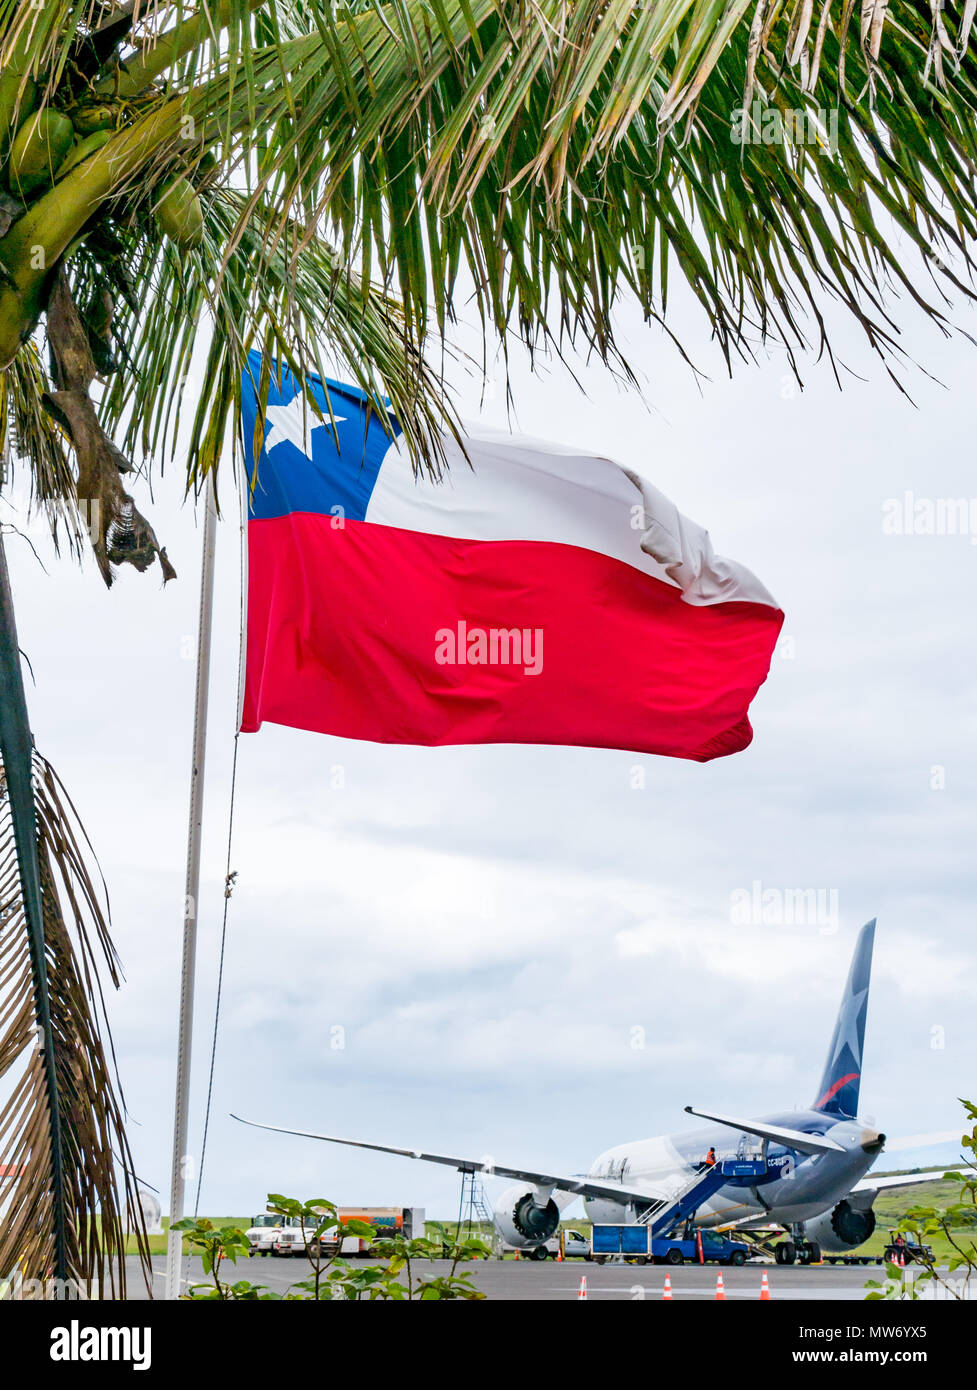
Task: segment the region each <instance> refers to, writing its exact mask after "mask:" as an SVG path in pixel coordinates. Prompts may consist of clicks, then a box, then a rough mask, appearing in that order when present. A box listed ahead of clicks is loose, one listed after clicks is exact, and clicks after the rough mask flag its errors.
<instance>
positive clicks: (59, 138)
mask: <svg viewBox="0 0 977 1390" xmlns="http://www.w3.org/2000/svg"><path fill="white" fill-rule="evenodd" d="M74 135H75V132H74V129H73V128H72V125H71V122H70V121H69V120H68V118H67V116H62V114H61V112H60V111H52V110H51V108H50V107H45V109H44V110H43V111H38V112H37V113H36V114H35V115H33V116H28V117H27V120H26V121H25V122H24V123H23V125H22V126H21V127H20V129H19V130H18V131H17V134H16V136H15V137H14V143H13V145H12V146H11V148H10V187H11V190H12V191H13V192H14V193H19V194H21V195H29V194H31V193H33V192H34V190H35V189H38V188H42V187H44V186H45V185H46V184H49V183H52V182H53V180H54V171H55V169H57V168H58V167H59V166H60V165H61V164H62V162H63V161H64V157H65V155H66V154H67V153H68V151H69V150H70V149H71V142H72V140H73V139H74Z"/></svg>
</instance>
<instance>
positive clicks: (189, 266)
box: [72, 187, 458, 485]
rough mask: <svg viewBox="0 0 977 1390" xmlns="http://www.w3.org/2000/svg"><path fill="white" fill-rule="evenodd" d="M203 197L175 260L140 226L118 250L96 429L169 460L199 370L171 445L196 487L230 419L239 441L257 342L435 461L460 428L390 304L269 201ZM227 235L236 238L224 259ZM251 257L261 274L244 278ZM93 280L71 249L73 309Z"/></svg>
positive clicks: (139, 452)
mask: <svg viewBox="0 0 977 1390" xmlns="http://www.w3.org/2000/svg"><path fill="white" fill-rule="evenodd" d="M201 198H202V204H203V210H204V223H205V231H204V236H203V239H202V241H201V244H200V246H198V247H196V248H194V249H193V250H191V251H189V252H184V253H180V252H178V251H177V250H176V249H175V248H174V247H173V246H172V244H171V243H169V242H168V241H167V240H166V239H165V238H163V237H161V236H159V234H158V233H156V232H154V229H153V228H152V226H151V224H150V223H148V222H146V221H144V222H142V223H139V225H138V230H137V231H134V232H133V235H132V239H131V242H130V243H129V245H130V247H131V252H132V255H133V257H134V261H133V267H132V273H131V287H132V292H131V294H127V295H125V296H121V295H120V297H119V298H118V299H117V300H116V302H115V306H114V308H115V317H114V320H113V335H114V337H115V339H116V340H117V342H118V343H120V344H123V345H124V353H125V360H124V364H120V367H121V369H120V370H119V371H118V372H117V373H116V374H115V375H113V376H112V378H111V379H110V384H109V389H108V391H107V392H106V395H105V397H104V399H103V401H102V405H101V414H102V419H103V422H104V424H105V426H106V428H107V429H108V430H109V431H118V432H119V437H120V441H121V445H122V448H123V449H124V450H125V451H126V452H127V453H129V454H132V455H133V456H136V457H139V456H144V457H152V458H156V459H157V460H162V459H163V458H166V457H169V456H171V455H172V451H173V449H174V447H175V445H176V443H177V440H178V438H179V437H180V424H181V419H182V407H183V398H184V395H185V389H186V385H187V381H188V379H189V378H190V376H191V374H192V373H196V376H195V379H194V385H195V387H196V390H195V392H194V393H192V394H193V395H195V397H196V399H195V402H194V413H193V416H192V419H191V422H190V428H189V431H188V432H185V437H184V438H183V440H182V441H181V442H182V443H183V445H184V448H185V452H184V454H183V456H182V457H181V464H183V465H185V467H186V468H187V471H188V478H189V481H190V483H191V485H196V483H197V482H198V481H199V479H200V478H201V477H202V476H203V475H204V474H205V473H206V472H207V471H208V470H209V469H211V468H213V467H215V466H216V464H217V459H218V457H219V454H220V451H221V449H222V448H223V444H224V438H225V428H224V427H225V422H226V421H227V420H228V418H229V417H230V418H231V419H232V420H233V424H234V435H235V437H237V436H238V426H239V424H240V403H241V379H242V373H243V372H245V371H246V370H247V363H248V353H249V351H250V350H251V349H252V348H254V347H260V348H262V349H263V350H264V351H265V352H266V353H267V354H269V355H270V356H273V357H275V358H276V359H277V360H278V361H279V362H280V363H281V364H282V365H283V366H284V365H287V366H288V367H289V368H290V369H291V371H293V372H294V373H295V375H296V377H297V378H298V379H299V380H302V379H304V378H305V376H306V375H307V374H315V375H316V376H318V377H320V378H321V377H324V376H327V375H332V376H336V375H342V376H344V377H345V378H346V379H348V380H351V381H353V382H355V383H356V384H357V385H358V386H360V387H361V389H362V390H363V391H364V392H365V394H366V395H367V397H368V399H369V400H370V401H371V402H372V403H373V405H374V407H375V409H376V412H377V415H378V417H379V418H380V419H381V420H385V419H386V418H387V405H386V403H387V402H389V404H390V407H391V408H392V409H393V411H394V413H395V415H396V416H397V418H398V420H399V421H401V422H403V428H404V431H405V434H406V436H407V438H408V440H409V441H410V443H411V445H412V446H413V453H414V456H415V458H421V457H424V458H427V459H429V460H431V461H432V464H433V463H434V462H435V461H436V459H437V457H438V453H439V450H440V447H441V444H440V441H441V439H442V437H443V433H444V431H445V430H448V431H453V430H457V429H458V422H457V420H456V418H455V417H454V415H453V412H452V410H451V406H450V403H449V401H448V399H447V396H446V393H445V390H444V386H443V383H442V382H441V381H440V379H439V378H438V377H437V376H436V375H435V373H434V372H433V371H432V369H431V367H430V366H429V364H428V363H427V361H426V360H425V358H424V355H423V352H422V350H421V345H420V343H419V342H418V340H417V338H416V336H415V335H414V334H413V333H412V332H411V330H410V327H409V325H408V324H407V323H406V321H405V317H404V315H403V312H402V310H401V307H400V304H399V302H398V301H397V300H396V299H394V298H393V297H392V296H391V295H390V294H388V293H386V292H385V291H384V290H383V289H382V287H378V286H372V285H369V284H365V283H364V282H363V281H362V280H361V279H360V277H359V275H358V274H357V273H355V272H354V271H351V270H350V269H349V268H348V267H346V266H345V265H344V263H343V261H342V259H341V257H340V256H339V255H338V253H337V252H336V251H335V250H333V249H332V248H331V247H330V246H329V245H328V244H327V243H326V242H325V240H324V239H322V238H321V237H317V236H314V235H313V236H310V235H309V234H308V232H307V230H306V229H305V228H304V227H303V226H302V225H300V224H299V223H297V222H294V221H291V222H288V223H287V224H286V225H285V227H284V229H282V227H281V226H280V225H279V221H278V218H277V216H276V215H275V213H274V210H273V209H272V208H271V207H270V206H269V205H268V204H266V203H264V202H258V203H257V204H251V203H250V200H249V199H248V197H247V195H246V194H244V193H242V192H239V191H235V190H233V189H228V188H221V187H217V188H214V189H210V190H207V189H204V190H202V194H201ZM246 208H247V212H248V220H247V224H246V225H245V226H244V227H243V228H242V226H241V222H242V217H243V215H244V212H245V209H246ZM136 221H137V222H138V217H137V218H136ZM235 231H239V233H240V234H239V235H238V236H237V237H236V240H235V241H234V244H233V247H232V249H231V251H230V253H229V254H228V252H227V247H228V245H229V243H230V241H231V236H232V233H234V232H235ZM259 262H260V263H261V265H262V267H263V270H262V273H261V274H260V275H255V273H254V269H255V265H256V263H259ZM101 273H102V272H101V268H100V267H99V266H98V265H97V264H94V263H93V262H92V260H91V258H90V257H88V256H86V255H85V254H84V253H82V254H79V256H78V257H77V258H76V261H75V262H74V264H73V266H72V282H73V288H74V293H75V295H76V298H77V299H78V300H79V302H84V301H85V299H86V297H87V296H89V295H90V294H91V293H92V289H93V287H94V286H95V285H96V284H97V283H98V280H99V277H100V275H101ZM207 323H210V324H214V325H221V326H222V330H223V331H221V332H215V333H213V334H212V336H211V339H210V345H209V349H208V352H207V353H206V355H205V357H203V358H201V357H200V356H198V357H197V359H196V360H195V357H194V349H195V346H196V345H198V344H199V342H200V339H201V330H202V328H203V326H204V325H205V324H207Z"/></svg>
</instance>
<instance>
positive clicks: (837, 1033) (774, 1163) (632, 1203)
mask: <svg viewBox="0 0 977 1390" xmlns="http://www.w3.org/2000/svg"><path fill="white" fill-rule="evenodd" d="M875 925H876V924H875V920H874V919H873V920H872V921H871V922H867V923H866V924H865V926H863V927H862V928H861V930H860V932H859V933H858V939H857V941H856V943H855V950H854V954H853V956H852V962H851V968H850V970H849V973H848V980H847V983H846V985H845V991H844V995H843V996H842V1000H841V1006H840V1008H839V1011H838V1017H837V1020H836V1022H835V1028H834V1033H833V1034H832V1038H831V1044H830V1047H829V1049H828V1057H827V1061H826V1063H825V1067H824V1074H823V1076H822V1078H821V1081H820V1084H819V1085H818V1088H817V1094H816V1098H815V1099H814V1101H813V1102H812V1103H811V1105H810V1106H809V1108H808V1109H806V1110H799V1111H792V1112H778V1113H776V1114H773V1115H767V1116H763V1117H761V1118H759V1119H743V1118H740V1117H738V1116H735V1115H727V1114H723V1113H719V1112H716V1111H709V1110H702V1109H695V1108H693V1107H692V1106H690V1105H687V1106H686V1107H685V1110H686V1113H687V1114H689V1115H695V1116H697V1117H698V1118H699V1119H703V1120H707V1121H710V1122H711V1123H710V1126H709V1127H707V1128H702V1129H697V1130H692V1131H690V1132H686V1133H680V1134H666V1135H660V1136H658V1137H656V1138H652V1139H639V1140H636V1141H634V1142H631V1143H627V1144H619V1145H617V1146H616V1147H614V1148H611V1149H607V1150H605V1152H604V1153H602V1154H599V1155H598V1157H597V1158H596V1159H594V1162H593V1163H592V1164H591V1166H590V1170H589V1172H588V1173H586V1174H585V1175H562V1174H560V1173H555V1172H554V1173H549V1172H537V1171H534V1170H532V1169H530V1168H527V1167H522V1166H520V1165H510V1164H504V1163H499V1162H496V1161H495V1160H494V1159H493V1160H482V1159H468V1158H458V1157H454V1156H452V1155H448V1154H438V1153H428V1152H426V1151H424V1150H420V1149H405V1148H398V1147H395V1146H394V1145H391V1144H377V1143H371V1142H368V1141H366V1140H362V1139H343V1138H339V1137H338V1136H336V1135H332V1134H313V1133H310V1132H309V1131H307V1130H298V1129H284V1128H282V1127H281V1126H278V1125H268V1124H256V1122H255V1121H250V1120H242V1119H241V1117H240V1116H238V1115H234V1116H233V1118H234V1119H236V1120H241V1123H243V1124H255V1125H256V1127H257V1128H259V1129H268V1130H273V1131H275V1132H276V1133H280V1134H292V1135H298V1136H301V1137H303V1138H307V1139H319V1140H323V1141H325V1142H326V1143H330V1144H345V1145H349V1146H351V1147H354V1148H361V1149H372V1150H374V1151H375V1152H379V1153H389V1154H396V1155H399V1156H401V1157H405V1158H416V1159H421V1160H422V1161H424V1162H427V1163H439V1164H444V1165H446V1166H448V1167H451V1168H457V1169H458V1170H459V1171H460V1172H463V1173H482V1174H484V1175H485V1176H486V1177H489V1176H496V1177H503V1178H512V1179H515V1182H514V1184H513V1186H511V1187H508V1188H506V1190H505V1191H504V1192H503V1193H502V1194H501V1196H500V1197H499V1198H498V1200H497V1202H496V1205H495V1211H494V1222H495V1227H496V1230H497V1231H498V1233H499V1235H500V1236H501V1238H502V1239H503V1241H504V1242H505V1243H506V1244H507V1245H509V1246H515V1247H516V1248H519V1249H523V1250H527V1251H532V1250H534V1249H538V1248H539V1247H540V1246H542V1245H543V1243H544V1242H545V1241H546V1240H548V1239H549V1238H550V1237H551V1236H552V1235H553V1234H554V1232H555V1231H556V1230H557V1229H558V1226H559V1222H560V1216H561V1212H562V1210H563V1209H564V1208H565V1207H567V1206H569V1205H570V1203H571V1202H573V1201H575V1200H576V1199H577V1198H578V1197H582V1198H583V1200H584V1204H585V1207H586V1212H587V1216H588V1217H589V1219H590V1220H591V1221H592V1222H594V1223H595V1224H596V1223H608V1224H612V1225H624V1224H632V1223H641V1222H644V1223H648V1224H651V1225H652V1230H653V1233H658V1232H659V1231H660V1233H661V1234H665V1233H666V1232H667V1231H668V1230H671V1229H674V1228H675V1227H676V1226H677V1225H679V1224H680V1223H682V1222H684V1223H685V1224H686V1226H687V1227H688V1228H690V1229H691V1227H692V1226H704V1227H716V1226H721V1227H723V1228H730V1227H735V1228H737V1229H740V1230H750V1229H759V1228H764V1229H765V1228H769V1227H771V1226H779V1227H782V1228H783V1231H784V1233H785V1239H783V1240H781V1241H780V1242H779V1243H778V1244H777V1245H776V1247H775V1251H774V1253H775V1258H776V1260H777V1262H778V1264H793V1263H794V1262H795V1261H797V1262H798V1263H800V1264H812V1263H817V1262H818V1261H819V1260H820V1259H821V1252H822V1251H827V1252H829V1253H837V1254H843V1253H846V1252H848V1251H850V1250H854V1249H856V1248H857V1247H858V1246H860V1245H862V1244H863V1243H864V1242H865V1241H867V1240H868V1239H869V1237H870V1236H871V1235H872V1232H873V1231H874V1229H875V1212H874V1210H873V1202H874V1201H875V1198H876V1196H877V1195H878V1192H879V1191H880V1190H881V1189H883V1188H891V1187H903V1186H910V1185H912V1184H914V1183H917V1182H925V1181H932V1180H933V1179H934V1178H935V1177H938V1176H940V1175H939V1174H937V1173H913V1174H906V1175H898V1176H895V1175H892V1176H881V1177H877V1178H871V1177H868V1176H866V1175H867V1174H868V1173H869V1170H870V1169H871V1167H872V1165H873V1164H874V1163H875V1161H876V1159H877V1158H878V1157H879V1155H880V1154H881V1153H882V1151H883V1149H884V1147H885V1143H886V1136H885V1135H884V1134H883V1133H882V1132H881V1131H880V1130H878V1129H877V1128H876V1127H875V1125H874V1124H871V1123H869V1122H867V1121H865V1120H860V1119H859V1118H858V1097H859V1086H860V1082H861V1070H862V1050H863V1046H864V1041H865V1019H866V1015H867V1012H868V995H869V980H870V975H871V968H872V950H873V945H874V941H875ZM920 1137H922V1138H924V1139H925V1138H926V1136H917V1139H918V1138H920ZM952 1137H955V1135H954V1134H946V1135H933V1136H929V1139H930V1140H931V1141H934V1140H937V1139H944V1138H946V1139H949V1138H952ZM894 1147H909V1145H908V1144H897V1145H895V1146H894Z"/></svg>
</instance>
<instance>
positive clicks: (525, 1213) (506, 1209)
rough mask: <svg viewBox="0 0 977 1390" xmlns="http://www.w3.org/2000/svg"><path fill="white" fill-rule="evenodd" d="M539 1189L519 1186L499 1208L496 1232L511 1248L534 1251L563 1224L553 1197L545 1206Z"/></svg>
mask: <svg viewBox="0 0 977 1390" xmlns="http://www.w3.org/2000/svg"><path fill="white" fill-rule="evenodd" d="M542 1195H543V1194H542V1193H540V1192H539V1191H538V1190H537V1189H536V1188H535V1187H526V1186H525V1185H524V1184H523V1183H515V1184H514V1185H513V1186H512V1187H507V1188H506V1190H505V1191H504V1192H503V1193H502V1196H501V1197H500V1198H499V1200H498V1201H497V1202H496V1204H495V1228H496V1230H497V1231H498V1232H499V1235H500V1236H501V1237H502V1239H503V1240H504V1241H505V1242H506V1244H507V1245H515V1246H518V1247H519V1249H521V1250H527V1249H532V1248H533V1247H535V1246H537V1245H542V1244H543V1242H544V1241H547V1240H549V1238H550V1236H551V1235H553V1234H554V1233H555V1231H556V1229H557V1227H558V1226H559V1224H560V1209H559V1207H558V1206H557V1205H556V1203H555V1202H554V1201H553V1198H552V1197H547V1199H546V1201H545V1202H544V1203H543V1205H542V1206H541V1205H540V1204H539V1203H540V1200H541V1197H542Z"/></svg>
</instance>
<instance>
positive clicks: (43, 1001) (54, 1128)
mask: <svg viewBox="0 0 977 1390" xmlns="http://www.w3.org/2000/svg"><path fill="white" fill-rule="evenodd" d="M0 755H2V757H3V769H4V774H5V777H6V789H7V797H8V799H9V803H10V813H11V820H12V823H13V830H14V841H15V843H16V847H17V862H18V866H19V869H20V881H21V885H22V891H23V896H24V908H25V914H26V917H27V929H28V935H29V949H30V962H31V974H32V976H33V982H34V1008H35V1016H36V1019H37V1025H38V1029H39V1032H40V1034H41V1038H42V1040H43V1041H42V1046H43V1049H44V1076H45V1082H46V1091H47V1103H48V1109H49V1112H50V1135H51V1182H52V1192H51V1207H52V1211H53V1216H54V1233H53V1234H54V1267H53V1269H52V1274H53V1276H54V1278H55V1279H56V1280H57V1281H58V1282H57V1284H56V1285H55V1287H56V1289H57V1290H58V1291H59V1293H60V1294H61V1296H63V1291H64V1288H65V1283H64V1281H65V1280H66V1279H67V1278H68V1266H67V1242H66V1233H65V1200H64V1158H63V1152H62V1144H61V1122H60V1114H61V1109H60V1105H59V1103H58V1077H57V1071H56V1068H55V1053H54V1037H53V1032H52V1028H51V1002H50V997H49V992H48V979H47V951H46V947H45V942H44V911H43V904H42V897H41V871H40V863H39V860H38V853H37V819H36V810H35V798H34V785H33V780H32V771H33V739H32V737H31V731H30V722H29V719H28V715H27V700H26V697H25V695H24V677H23V672H22V670H21V665H20V646H19V643H18V641H17V624H16V622H15V620H14V603H13V594H12V592H11V588H10V575H9V573H8V570H7V556H6V551H5V549H4V544H3V534H2V532H0Z"/></svg>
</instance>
